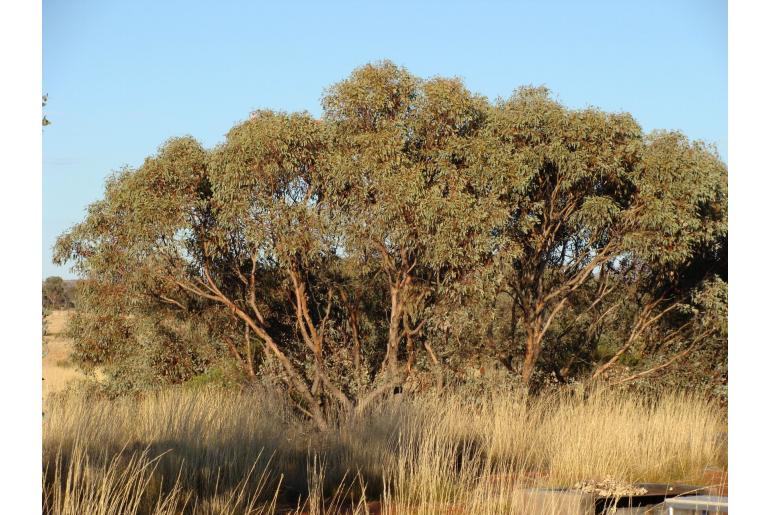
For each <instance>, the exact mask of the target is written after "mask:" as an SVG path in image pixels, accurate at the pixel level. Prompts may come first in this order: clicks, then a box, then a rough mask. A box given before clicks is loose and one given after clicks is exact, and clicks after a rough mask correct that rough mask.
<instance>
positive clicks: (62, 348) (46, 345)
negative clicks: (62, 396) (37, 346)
mask: <svg viewBox="0 0 770 515" xmlns="http://www.w3.org/2000/svg"><path fill="white" fill-rule="evenodd" d="M71 313H72V312H71V311H62V310H55V311H51V313H50V314H49V315H48V316H46V319H45V322H46V335H45V336H44V337H43V353H44V355H43V398H46V397H48V396H49V395H50V394H53V393H57V392H61V391H62V390H64V389H65V388H67V386H68V385H69V384H71V383H72V382H73V381H74V380H78V379H83V378H84V377H85V376H84V375H83V374H82V373H81V372H79V371H78V370H77V369H76V368H74V367H73V366H72V364H71V362H70V353H71V352H72V341H71V340H70V339H69V338H67V337H65V336H64V330H65V328H66V325H67V321H68V320H69V317H70V314H71Z"/></svg>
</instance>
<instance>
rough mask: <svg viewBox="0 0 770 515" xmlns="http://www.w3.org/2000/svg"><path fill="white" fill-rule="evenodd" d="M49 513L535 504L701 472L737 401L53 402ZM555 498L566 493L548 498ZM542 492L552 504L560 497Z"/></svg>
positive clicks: (715, 457) (230, 395) (520, 507)
mask: <svg viewBox="0 0 770 515" xmlns="http://www.w3.org/2000/svg"><path fill="white" fill-rule="evenodd" d="M45 409H46V416H45V418H44V433H43V434H44V437H43V440H44V441H43V449H44V456H43V458H44V462H43V467H44V470H45V472H46V473H45V479H44V485H43V488H44V506H45V511H46V512H47V513H55V514H69V513H72V514H74V513H97V514H98V513H105V514H106V513H212V514H213V513H276V512H280V513H289V512H292V511H294V512H297V513H299V512H303V513H340V512H347V513H353V512H355V513H367V510H370V509H371V510H375V505H374V504H372V503H375V502H376V503H377V506H378V507H379V508H378V509H381V510H384V512H387V513H426V514H427V513H441V512H447V513H449V512H453V513H460V512H462V513H482V514H483V513H490V514H491V513H508V512H510V513H520V512H521V511H527V506H529V509H534V508H533V506H535V504H533V503H536V502H542V500H541V501H537V500H533V499H532V498H531V497H530V496H529V494H528V493H527V490H526V488H530V487H533V486H570V485H572V484H574V483H576V482H577V481H580V480H585V479H602V478H604V477H607V476H611V477H614V478H616V479H618V480H622V481H628V482H656V481H688V480H689V481H692V480H694V479H695V478H698V477H700V474H701V473H702V471H703V469H704V467H706V466H713V465H716V466H724V465H726V455H725V450H724V449H723V448H722V447H720V444H719V438H718V437H719V434H720V432H721V431H722V429H723V425H724V414H723V413H722V412H721V411H720V410H719V408H718V407H716V406H715V405H713V404H711V403H709V402H706V401H703V400H700V399H698V398H696V397H693V396H691V395H686V394H675V393H672V394H669V395H665V396H664V397H662V398H660V399H657V400H653V399H651V398H647V397H640V396H635V395H632V394H628V393H604V394H601V395H597V396H593V397H590V398H589V399H587V400H582V399H575V398H573V397H569V396H566V395H564V396H562V395H552V396H547V397H540V398H534V399H533V398H530V399H528V400H526V401H525V400H524V399H523V398H521V397H519V396H517V395H515V394H504V393H500V394H495V395H490V396H488V397H486V398H481V399H479V398H474V399H473V402H469V401H468V400H467V398H466V397H465V396H463V395H462V393H460V392H455V393H444V394H424V395H420V396H417V397H412V398H409V397H404V398H400V399H399V398H396V399H392V400H390V401H387V402H383V403H381V404H380V405H378V406H376V407H375V408H374V409H372V410H371V411H370V412H368V413H366V414H365V415H364V416H361V417H359V418H356V419H353V420H346V421H340V422H338V423H337V424H335V427H334V429H333V430H331V431H329V432H328V433H326V434H320V433H317V432H316V431H314V430H313V429H312V426H311V425H310V424H308V423H306V422H304V421H303V420H301V419H300V418H298V417H297V416H296V415H295V414H294V412H293V411H292V410H290V409H288V408H287V406H286V404H285V402H283V400H282V398H281V395H280V394H278V393H276V392H272V391H269V390H263V389H254V390H249V391H242V392H234V391H227V390H218V389H212V390H206V389H199V390H185V389H174V390H167V391H163V392H159V393H154V394H150V395H146V396H143V397H139V398H122V399H117V400H107V399H93V398H86V397H84V396H82V395H78V394H70V395H68V396H61V397H52V398H50V399H48V400H47V401H46V406H45ZM548 502H551V503H555V502H556V501H548ZM548 502H546V505H543V504H537V510H538V511H541V512H542V511H544V510H545V512H546V513H547V512H548V511H549V509H552V510H556V509H557V506H556V504H553V505H552V506H551V507H550V508H549V507H548V505H547V504H548Z"/></svg>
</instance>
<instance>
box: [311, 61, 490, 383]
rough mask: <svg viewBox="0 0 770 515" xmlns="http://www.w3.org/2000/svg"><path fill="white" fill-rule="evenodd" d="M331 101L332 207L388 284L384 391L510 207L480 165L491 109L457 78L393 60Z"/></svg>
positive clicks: (351, 248) (361, 257)
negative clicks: (433, 305)
mask: <svg viewBox="0 0 770 515" xmlns="http://www.w3.org/2000/svg"><path fill="white" fill-rule="evenodd" d="M323 105H324V109H325V119H326V121H327V122H328V123H329V124H330V125H331V128H332V130H333V134H334V136H333V138H334V143H333V145H332V150H333V152H332V154H331V157H330V159H331V161H330V171H331V173H332V176H331V177H330V183H329V184H330V191H329V194H330V203H331V205H333V206H334V208H335V209H336V210H337V211H339V212H340V216H342V217H344V218H345V220H346V222H345V223H344V224H343V225H344V229H345V233H344V247H345V252H346V254H347V255H348V256H349V257H351V259H354V260H357V261H359V262H361V263H364V262H366V263H373V266H374V268H376V269H377V271H378V272H379V273H380V274H381V275H382V276H384V278H385V280H386V285H387V292H388V297H389V320H388V338H387V350H386V353H385V355H384V359H383V362H382V369H383V371H384V372H386V374H385V375H387V376H388V380H387V381H386V382H385V383H384V384H397V383H399V382H401V381H402V380H403V378H404V376H405V373H408V371H409V370H410V369H411V366H412V365H413V362H414V356H415V351H416V349H415V343H414V338H415V337H416V336H417V335H418V334H419V333H420V331H421V330H422V328H423V327H424V325H425V323H426V322H427V320H428V319H427V317H426V314H425V307H426V305H427V304H428V303H429V302H430V301H431V298H432V297H435V296H436V295H437V294H439V293H440V291H439V290H440V288H441V286H442V285H446V284H449V283H451V282H452V281H455V280H457V279H458V278H459V277H460V276H461V275H462V274H463V273H464V271H469V270H470V269H472V268H473V267H474V266H475V264H476V263H477V262H478V261H479V260H480V259H481V258H482V257H483V256H485V255H490V254H491V253H492V252H493V250H494V242H493V240H494V238H493V236H492V230H491V229H492V227H493V225H494V220H495V216H499V215H502V214H503V211H502V210H501V209H500V208H499V207H498V206H497V203H496V200H497V199H496V198H495V196H494V195H489V194H488V193H489V191H488V181H489V179H490V178H489V177H488V175H489V172H490V171H489V170H488V169H485V168H482V167H480V166H479V163H480V162H479V159H478V155H479V153H480V152H481V149H480V148H479V145H480V144H481V140H479V139H478V135H479V133H480V131H481V129H482V128H483V126H484V123H485V121H486V118H487V115H488V110H489V105H488V103H487V102H486V100H485V99H484V98H482V97H479V96H476V95H473V94H471V93H470V92H469V91H468V90H467V89H466V88H465V87H464V86H463V85H462V83H461V82H460V81H459V80H457V79H444V78H436V79H432V80H429V81H422V80H420V79H418V78H416V77H414V76H412V75H411V74H409V73H408V72H407V71H406V70H404V69H402V68H398V67H397V66H395V65H394V64H393V63H390V62H387V61H386V62H383V63H380V64H377V65H367V66H364V67H362V68H359V69H357V70H355V71H354V72H353V73H352V75H351V76H350V77H349V78H348V79H346V80H344V81H342V82H340V83H338V84H336V85H334V86H333V87H332V88H330V90H329V92H328V93H327V95H326V97H325V98H324V100H323ZM372 258H373V259H374V261H372ZM402 344H403V345H404V346H402ZM401 357H405V359H406V361H405V363H402V360H401Z"/></svg>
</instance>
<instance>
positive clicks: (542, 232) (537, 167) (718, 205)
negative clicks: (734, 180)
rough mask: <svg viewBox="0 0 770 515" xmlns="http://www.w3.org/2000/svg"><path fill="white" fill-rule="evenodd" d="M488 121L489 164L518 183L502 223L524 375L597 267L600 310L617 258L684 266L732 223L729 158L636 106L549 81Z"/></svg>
mask: <svg viewBox="0 0 770 515" xmlns="http://www.w3.org/2000/svg"><path fill="white" fill-rule="evenodd" d="M487 129H488V131H489V134H490V135H491V137H492V138H493V139H494V140H495V144H494V145H492V146H491V147H490V148H492V149H493V153H492V154H490V155H489V156H488V159H489V160H490V165H491V166H494V167H495V168H496V170H497V171H498V173H499V174H500V176H503V177H505V178H506V181H507V183H508V184H509V189H508V192H507V195H508V201H509V207H510V209H509V214H508V219H507V221H506V223H505V224H504V225H502V226H500V228H499V230H500V232H501V234H502V235H503V236H502V239H503V241H504V242H505V243H504V245H503V246H502V247H501V248H504V254H505V258H504V259H503V260H502V261H503V262H504V263H507V265H508V266H507V271H506V281H507V282H508V283H509V285H510V291H511V292H512V295H513V298H514V301H515V302H514V303H515V306H516V308H517V309H518V310H519V312H520V313H521V316H520V318H521V319H522V322H523V325H524V328H525V331H526V341H525V354H524V362H523V366H522V379H523V381H524V383H525V384H528V383H529V382H530V380H531V378H532V374H533V371H534V370H535V365H536V363H537V360H538V357H539V355H540V353H541V350H542V345H543V341H544V339H545V337H546V335H547V332H548V329H549V327H550V326H551V324H552V323H553V321H554V319H555V317H557V316H558V315H559V313H560V312H562V310H563V309H564V308H565V307H566V306H567V305H568V303H569V302H570V301H571V299H572V298H573V297H574V294H575V292H576V291H577V290H578V289H580V288H581V287H583V286H584V285H585V284H586V282H587V281H588V280H589V279H590V278H593V277H598V278H599V280H598V281H596V284H597V285H598V287H597V288H596V290H595V298H594V299H593V301H592V302H591V303H589V304H588V309H589V310H592V309H593V308H595V307H596V305H597V304H598V303H599V302H601V300H602V299H603V298H604V297H605V296H606V295H608V294H609V293H610V291H611V288H612V287H613V286H611V285H610V284H609V282H608V281H605V280H604V279H605V278H607V279H608V278H609V277H610V275H611V274H610V273H609V272H610V271H611V270H612V268H613V267H614V266H615V265H616V264H617V263H618V261H619V260H621V259H632V260H635V261H641V262H644V263H645V265H646V266H648V267H650V268H651V269H653V270H654V271H655V272H654V273H675V269H676V268H677V267H678V266H680V265H681V264H682V263H684V262H686V261H687V260H688V259H690V258H691V257H692V255H693V252H694V249H695V247H696V246H697V245H698V244H700V243H708V242H711V241H714V240H715V239H716V238H718V237H719V236H721V235H723V234H724V233H725V231H726V213H725V209H724V207H725V206H724V202H725V200H726V169H725V167H724V164H723V163H722V162H721V161H720V160H719V158H718V157H717V155H716V154H715V153H714V152H713V150H711V149H709V148H707V147H705V146H704V145H702V144H700V143H690V142H689V141H688V140H687V138H685V137H684V136H683V135H681V134H679V133H665V132H660V133H653V134H650V135H647V136H646V135H644V134H643V132H642V130H641V128H640V127H639V125H638V124H637V123H636V122H635V121H634V119H633V118H632V117H631V116H630V115H627V114H611V113H605V112H602V111H599V110H597V109H593V108H589V109H581V110H570V109H567V108H565V107H564V106H562V105H560V104H559V103H558V102H556V101H554V100H552V99H551V98H550V96H549V94H548V91H547V90H545V89H543V88H522V89H520V90H518V91H517V92H516V93H515V94H514V95H513V96H512V97H511V98H510V99H508V100H506V101H502V102H500V103H499V104H498V105H497V107H496V109H495V110H494V112H493V115H492V116H490V121H489V124H488V127H487ZM615 284H618V283H615ZM665 298H666V295H665V294H663V295H662V296H661V302H663V300H664V299H665ZM652 302H653V303H655V302H656V301H652ZM661 302H657V303H656V304H655V305H654V306H653V307H657V306H658V305H659V304H660V303H661ZM575 316H580V314H575ZM645 323H646V322H645Z"/></svg>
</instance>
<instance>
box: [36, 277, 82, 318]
mask: <svg viewBox="0 0 770 515" xmlns="http://www.w3.org/2000/svg"><path fill="white" fill-rule="evenodd" d="M74 307H75V281H65V280H64V279H62V278H61V277H58V276H51V277H47V278H46V279H45V281H43V310H44V311H45V310H51V309H72V308H74Z"/></svg>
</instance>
